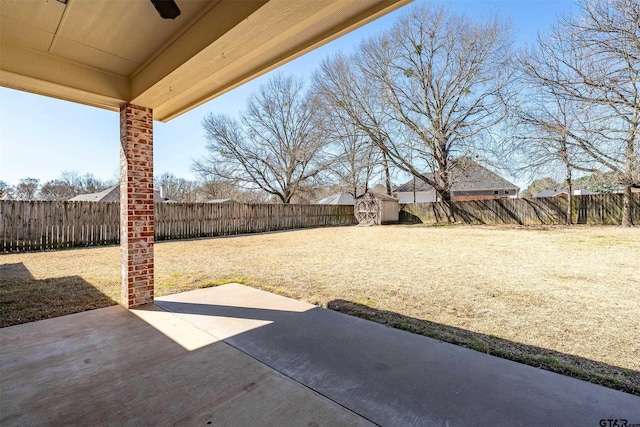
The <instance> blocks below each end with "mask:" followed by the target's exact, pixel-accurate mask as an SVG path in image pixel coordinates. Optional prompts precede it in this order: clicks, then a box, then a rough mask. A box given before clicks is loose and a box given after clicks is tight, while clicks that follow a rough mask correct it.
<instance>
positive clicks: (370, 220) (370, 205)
mask: <svg viewBox="0 0 640 427" xmlns="http://www.w3.org/2000/svg"><path fill="white" fill-rule="evenodd" d="M379 212H380V201H379V200H377V199H375V198H367V197H366V196H365V197H363V198H362V199H360V200H359V202H358V211H357V212H356V219H357V220H358V223H360V224H379V223H380V221H379V218H378V215H379Z"/></svg>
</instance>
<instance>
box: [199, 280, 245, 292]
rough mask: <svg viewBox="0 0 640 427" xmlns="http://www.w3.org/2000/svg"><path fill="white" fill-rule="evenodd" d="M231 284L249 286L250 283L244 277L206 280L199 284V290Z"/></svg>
mask: <svg viewBox="0 0 640 427" xmlns="http://www.w3.org/2000/svg"><path fill="white" fill-rule="evenodd" d="M229 283H239V284H240V285H248V284H249V281H248V280H247V279H245V278H243V277H229V278H223V279H215V280H205V281H204V282H200V283H198V288H200V289H204V288H215V287H216V286H222V285H228V284H229Z"/></svg>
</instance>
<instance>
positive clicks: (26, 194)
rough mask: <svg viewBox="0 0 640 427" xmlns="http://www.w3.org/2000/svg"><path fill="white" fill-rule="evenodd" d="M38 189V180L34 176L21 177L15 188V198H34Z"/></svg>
mask: <svg viewBox="0 0 640 427" xmlns="http://www.w3.org/2000/svg"><path fill="white" fill-rule="evenodd" d="M39 189H40V180H39V179H36V178H25V179H21V180H20V181H19V182H18V185H16V188H15V197H16V199H17V200H36V195H37V194H38V190H39Z"/></svg>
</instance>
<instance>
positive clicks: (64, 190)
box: [38, 179, 80, 200]
mask: <svg viewBox="0 0 640 427" xmlns="http://www.w3.org/2000/svg"><path fill="white" fill-rule="evenodd" d="M77 194H80V193H77V192H76V191H75V189H74V188H73V187H72V186H70V185H69V184H68V183H67V182H64V181H62V180H59V179H53V180H51V181H47V182H45V183H44V184H42V187H41V188H40V194H39V197H38V198H39V199H40V200H69V199H70V198H72V197H74V196H76V195H77Z"/></svg>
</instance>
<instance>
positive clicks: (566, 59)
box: [526, 0, 640, 226]
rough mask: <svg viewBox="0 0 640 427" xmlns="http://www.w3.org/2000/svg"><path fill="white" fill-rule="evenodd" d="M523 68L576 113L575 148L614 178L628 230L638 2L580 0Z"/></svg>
mask: <svg viewBox="0 0 640 427" xmlns="http://www.w3.org/2000/svg"><path fill="white" fill-rule="evenodd" d="M526 70H527V73H528V74H529V75H530V76H532V77H534V78H536V79H537V80H538V81H540V82H541V84H544V85H546V86H547V87H548V88H549V90H550V91H552V93H553V94H554V95H555V96H557V97H558V98H560V99H565V100H568V101H570V102H571V103H572V105H573V106H574V108H576V111H577V113H576V114H575V117H576V118H578V119H579V123H577V125H579V126H577V125H576V126H575V129H576V130H574V132H573V135H572V136H573V141H574V144H575V146H577V147H578V148H579V149H580V151H581V152H582V153H584V154H585V155H587V156H589V157H590V158H591V159H592V160H593V161H594V162H596V163H598V164H599V165H600V167H601V168H603V169H604V170H608V171H612V172H613V173H615V174H616V175H617V176H618V178H619V181H620V182H621V183H622V184H623V185H624V206H623V215H622V225H623V226H631V225H632V224H633V221H632V193H631V187H632V185H633V184H634V183H635V182H640V159H639V155H638V152H639V150H640V138H639V137H638V133H639V131H640V102H638V100H639V99H640V4H639V3H638V2H637V1H636V0H612V1H607V2H604V1H595V0H582V1H581V2H580V3H579V8H578V11H577V13H576V14H574V15H570V16H567V17H564V18H561V19H560V20H559V22H558V23H557V24H556V25H555V26H554V27H553V28H552V30H551V32H550V34H549V35H548V36H547V37H544V38H540V39H539V46H538V49H537V50H536V51H535V52H533V54H532V55H530V58H529V64H528V65H527V67H526Z"/></svg>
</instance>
